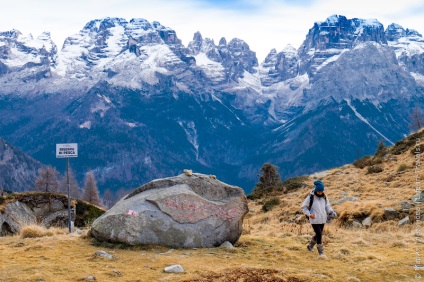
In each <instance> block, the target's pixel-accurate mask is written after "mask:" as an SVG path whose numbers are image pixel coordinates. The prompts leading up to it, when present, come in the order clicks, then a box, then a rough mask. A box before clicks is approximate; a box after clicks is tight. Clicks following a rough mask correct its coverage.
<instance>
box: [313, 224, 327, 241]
mask: <svg viewBox="0 0 424 282" xmlns="http://www.w3.org/2000/svg"><path fill="white" fill-rule="evenodd" d="M312 228H313V229H314V231H315V236H314V237H313V239H314V240H315V241H316V242H317V244H322V233H323V232H324V223H323V224H312Z"/></svg>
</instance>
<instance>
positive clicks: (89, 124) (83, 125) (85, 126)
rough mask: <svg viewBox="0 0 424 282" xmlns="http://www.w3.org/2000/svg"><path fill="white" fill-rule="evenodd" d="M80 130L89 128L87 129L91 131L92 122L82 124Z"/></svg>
mask: <svg viewBox="0 0 424 282" xmlns="http://www.w3.org/2000/svg"><path fill="white" fill-rule="evenodd" d="M79 128H87V129H91V121H89V120H88V121H86V122H84V123H83V124H81V125H80V126H79Z"/></svg>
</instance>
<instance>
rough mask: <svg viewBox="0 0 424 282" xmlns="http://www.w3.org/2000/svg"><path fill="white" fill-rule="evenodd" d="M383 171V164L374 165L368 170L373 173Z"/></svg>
mask: <svg viewBox="0 0 424 282" xmlns="http://www.w3.org/2000/svg"><path fill="white" fill-rule="evenodd" d="M382 171H383V168H382V167H381V166H378V165H372V166H369V167H368V172H367V174H372V173H380V172H382Z"/></svg>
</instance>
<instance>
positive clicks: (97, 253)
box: [94, 251, 113, 259]
mask: <svg viewBox="0 0 424 282" xmlns="http://www.w3.org/2000/svg"><path fill="white" fill-rule="evenodd" d="M94 255H95V256H97V257H101V258H106V259H113V256H112V255H111V254H108V253H106V252H105V251H97V252H95V253H94Z"/></svg>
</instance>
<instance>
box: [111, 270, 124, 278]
mask: <svg viewBox="0 0 424 282" xmlns="http://www.w3.org/2000/svg"><path fill="white" fill-rule="evenodd" d="M112 273H113V274H114V275H115V276H116V277H121V276H122V273H121V272H120V271H118V270H112Z"/></svg>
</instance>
